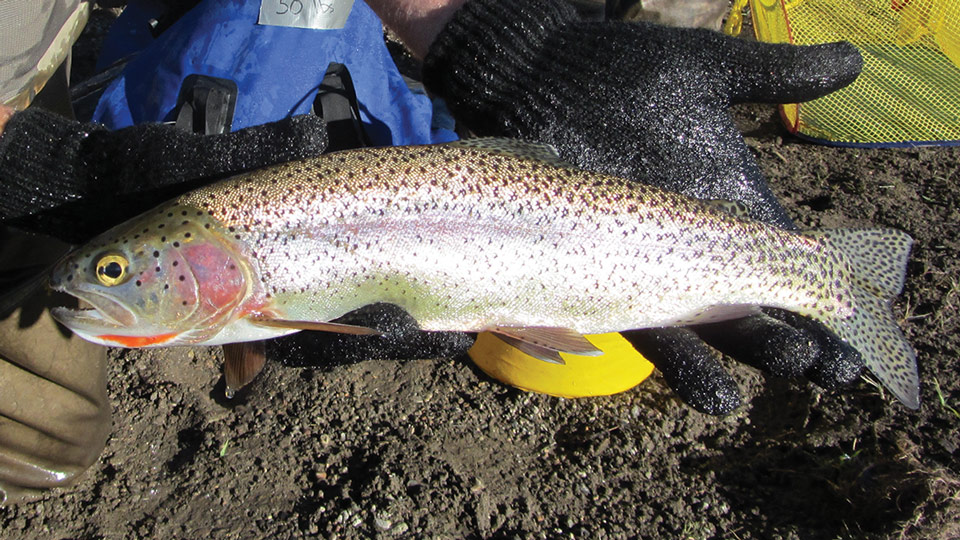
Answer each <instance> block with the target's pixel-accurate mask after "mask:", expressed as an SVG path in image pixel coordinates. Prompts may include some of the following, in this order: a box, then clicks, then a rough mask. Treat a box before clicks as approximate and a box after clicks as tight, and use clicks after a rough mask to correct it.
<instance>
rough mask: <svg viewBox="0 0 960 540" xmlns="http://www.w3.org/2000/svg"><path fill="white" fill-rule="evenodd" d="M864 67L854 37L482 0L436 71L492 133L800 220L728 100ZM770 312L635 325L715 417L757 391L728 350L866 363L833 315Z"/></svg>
mask: <svg viewBox="0 0 960 540" xmlns="http://www.w3.org/2000/svg"><path fill="white" fill-rule="evenodd" d="M861 64H862V61H861V59H860V56H859V54H858V53H857V51H856V49H855V48H854V47H852V46H851V45H849V44H846V43H834V44H829V45H820V46H815V47H794V46H789V45H771V44H764V43H757V42H748V41H743V40H738V39H733V38H729V37H726V36H723V35H721V34H719V33H716V32H711V31H707V30H694V29H677V28H667V27H661V26H657V25H653V24H647V23H623V22H584V21H581V20H579V18H578V17H577V15H576V13H575V11H574V10H573V9H572V8H570V6H569V5H568V3H567V2H564V1H562V0H528V1H524V2H514V1H512V0H472V1H471V2H468V3H467V4H465V5H464V7H462V8H460V10H459V11H458V12H457V13H456V14H455V16H454V18H453V20H452V21H451V22H450V23H448V24H447V26H446V27H445V28H444V30H443V31H442V32H441V33H440V35H439V36H438V37H437V39H436V41H434V43H433V45H432V46H431V49H430V52H429V54H428V55H427V58H426V59H425V62H424V72H423V74H424V82H425V83H426V85H427V87H428V88H429V89H430V90H431V91H433V92H435V93H437V94H439V95H440V96H442V97H443V98H444V99H445V100H446V101H447V105H448V106H449V107H450V110H451V111H452V112H453V114H454V116H455V117H456V118H457V119H458V120H459V121H460V122H462V123H463V124H465V125H466V126H467V127H468V128H470V129H471V130H473V131H474V132H475V133H477V134H478V135H487V136H491V135H495V136H508V137H517V138H522V139H528V140H534V141H540V142H544V143H548V144H551V145H553V146H554V147H555V148H556V149H557V151H558V152H559V154H560V156H561V157H562V158H564V159H565V160H567V161H569V162H571V163H573V164H576V165H578V166H580V167H582V168H585V169H589V170H595V171H600V172H605V173H609V174H613V175H616V176H621V177H625V178H631V179H634V180H637V181H639V182H643V183H646V184H651V185H655V186H659V187H661V188H665V189H669V190H672V191H676V192H680V193H683V194H685V195H688V196H692V197H698V198H704V199H725V200H731V201H740V202H742V203H744V204H745V205H746V207H747V208H748V209H749V211H750V213H751V215H752V216H753V217H755V218H757V219H760V220H764V221H767V222H770V223H775V224H777V225H780V226H783V227H787V228H794V225H793V223H792V222H791V220H790V218H789V217H788V216H787V214H786V212H785V211H784V209H783V208H782V207H781V206H780V205H779V203H778V202H777V201H776V199H775V198H774V197H773V195H772V193H771V192H770V190H769V188H768V187H767V185H766V181H765V179H764V178H763V175H762V173H761V172H760V169H759V167H758V165H757V163H756V161H755V159H754V157H753V155H752V154H751V152H750V150H749V148H748V147H747V146H746V144H745V143H744V141H743V138H742V136H741V134H740V132H739V131H738V130H737V128H736V126H735V125H734V123H733V121H732V119H731V117H730V114H729V112H728V110H727V109H728V108H729V106H730V105H731V104H732V103H740V102H748V101H763V102H777V103H785V102H795V101H806V100H810V99H813V98H816V97H819V96H822V95H824V94H827V93H829V92H831V91H833V90H836V89H838V88H841V87H843V86H845V85H847V84H849V83H850V82H852V81H853V80H854V79H855V78H856V76H857V75H858V74H859V72H860V68H861ZM768 313H769V314H770V315H771V316H763V315H758V316H753V317H749V318H746V319H741V320H737V321H729V322H726V323H720V324H718V325H711V326H709V327H695V328H671V329H657V330H645V331H638V332H630V333H628V334H627V335H628V338H629V339H631V341H633V342H634V344H635V345H636V346H637V348H638V349H639V350H640V352H641V353H642V354H644V356H646V357H647V358H649V359H650V360H651V361H652V362H653V363H654V364H655V365H656V366H657V367H658V368H659V369H660V371H661V372H662V373H663V374H664V377H665V378H666V380H667V382H668V383H669V384H670V385H671V387H672V388H673V389H674V390H675V391H676V392H677V394H678V395H679V396H680V397H681V398H682V399H684V400H685V401H686V402H687V403H689V404H690V405H692V406H693V407H695V408H697V409H699V410H701V411H704V412H709V413H713V414H722V413H726V412H729V411H730V410H732V409H734V408H736V407H737V406H738V405H739V404H740V401H741V398H740V392H739V390H738V388H737V386H736V384H735V383H734V381H733V379H732V378H731V377H730V376H729V375H728V374H727V373H726V372H725V371H724V369H723V368H722V367H720V365H719V363H718V361H717V360H718V357H719V354H718V353H717V350H718V349H719V350H722V351H724V352H726V353H728V354H730V355H732V356H734V357H735V358H736V359H737V360H739V361H742V362H746V363H749V364H751V365H755V366H757V367H760V368H761V369H764V370H766V371H768V372H772V373H775V374H778V375H790V376H795V375H800V374H804V375H806V376H807V377H809V378H810V379H811V380H813V381H815V382H817V383H818V384H820V385H821V386H824V387H826V388H835V387H838V386H840V385H843V384H846V383H848V382H850V381H852V380H853V379H855V378H856V376H857V375H858V374H859V372H860V370H861V369H862V368H863V361H862V360H861V359H860V357H859V355H858V354H857V353H856V352H855V351H854V350H853V349H852V348H851V347H849V346H848V345H846V344H844V343H843V342H841V341H840V340H839V339H838V338H836V337H835V336H833V335H832V334H830V333H828V332H827V331H826V330H825V329H823V328H822V327H821V326H820V325H818V324H816V323H813V322H812V321H809V320H807V319H804V318H802V317H798V316H796V315H793V314H788V313H785V312H782V311H777V310H770V311H769V312H768ZM704 340H706V341H707V342H709V343H710V344H711V345H712V346H708V345H707V344H706V343H705V341H704Z"/></svg>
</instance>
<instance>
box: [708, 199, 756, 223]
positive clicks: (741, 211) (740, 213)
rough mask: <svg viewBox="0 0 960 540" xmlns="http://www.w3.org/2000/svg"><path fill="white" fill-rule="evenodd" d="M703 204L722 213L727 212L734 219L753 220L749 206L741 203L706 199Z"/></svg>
mask: <svg viewBox="0 0 960 540" xmlns="http://www.w3.org/2000/svg"><path fill="white" fill-rule="evenodd" d="M703 202H705V203H707V204H708V205H710V206H712V207H714V208H716V209H717V210H720V211H721V212H726V213H727V214H730V215H731V216H733V217H736V218H740V219H751V218H750V209H749V208H747V205H745V204H743V203H742V202H740V201H728V200H726V199H704V200H703Z"/></svg>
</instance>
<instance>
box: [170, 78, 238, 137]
mask: <svg viewBox="0 0 960 540" xmlns="http://www.w3.org/2000/svg"><path fill="white" fill-rule="evenodd" d="M237 94H238V89H237V83H235V82H233V81H231V80H230V79H221V78H218V77H211V76H209V75H196V74H194V75H187V77H186V78H185V79H183V84H182V85H180V94H179V95H178V96H177V108H176V109H175V112H176V118H177V120H176V125H177V127H178V128H180V129H183V130H185V131H189V132H192V133H200V134H203V135H219V134H221V133H228V132H229V131H230V128H231V127H233V113H234V110H235V108H236V106H237Z"/></svg>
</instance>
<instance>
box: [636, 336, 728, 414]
mask: <svg viewBox="0 0 960 540" xmlns="http://www.w3.org/2000/svg"><path fill="white" fill-rule="evenodd" d="M623 336H624V337H625V338H627V340H628V341H629V342H630V343H632V344H633V346H634V347H635V348H636V349H637V351H639V352H640V354H642V355H643V356H644V357H646V358H647V360H649V361H650V362H652V363H653V365H655V366H657V369H659V370H660V373H662V374H663V378H664V379H665V380H666V382H667V385H668V386H670V388H671V389H672V390H673V391H674V392H676V394H677V395H678V396H679V397H680V399H682V400H683V401H684V402H686V403H687V404H688V405H690V406H691V407H693V408H694V409H696V410H698V411H700V412H703V413H706V414H712V415H723V414H727V413H729V412H731V411H733V410H734V409H736V408H737V407H739V406H740V404H741V403H742V402H743V398H742V397H741V395H740V389H739V387H738V386H737V383H736V381H734V380H733V377H731V376H730V374H729V373H727V371H726V370H725V369H724V368H723V367H722V366H721V365H720V353H718V352H717V351H716V350H715V349H712V348H710V347H709V346H707V344H706V343H704V342H703V340H701V339H700V338H699V337H698V336H697V335H696V334H695V333H694V332H693V331H691V330H690V329H688V328H653V329H647V330H632V331H629V332H623Z"/></svg>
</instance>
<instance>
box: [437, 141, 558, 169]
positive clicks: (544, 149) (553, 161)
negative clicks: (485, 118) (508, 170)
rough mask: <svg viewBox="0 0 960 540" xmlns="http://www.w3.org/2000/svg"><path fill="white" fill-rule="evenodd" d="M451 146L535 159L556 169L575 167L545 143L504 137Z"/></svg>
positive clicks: (460, 142)
mask: <svg viewBox="0 0 960 540" xmlns="http://www.w3.org/2000/svg"><path fill="white" fill-rule="evenodd" d="M449 144H450V146H458V147H460V148H472V149H476V150H485V151H488V152H494V153H497V154H503V155H507V156H511V157H520V158H527V159H535V160H537V161H542V162H544V163H549V164H550V165H554V166H556V167H573V165H571V164H569V163H567V162H566V161H564V160H563V159H561V158H560V155H559V154H557V149H556V148H554V147H553V146H550V145H549V144H544V143H538V142H530V141H524V140H521V139H507V138H503V137H480V138H476V139H461V140H459V141H455V142H452V143H449Z"/></svg>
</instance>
